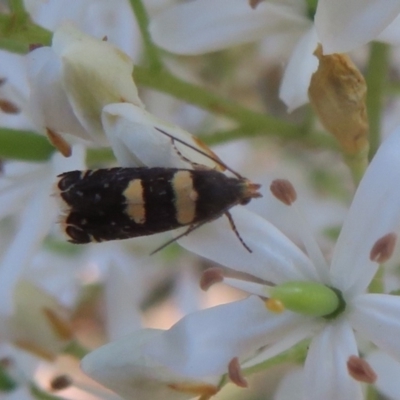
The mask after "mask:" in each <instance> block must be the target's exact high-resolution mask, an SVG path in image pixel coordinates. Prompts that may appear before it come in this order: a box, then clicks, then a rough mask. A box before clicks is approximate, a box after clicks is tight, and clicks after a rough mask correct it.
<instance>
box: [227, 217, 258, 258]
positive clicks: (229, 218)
mask: <svg viewBox="0 0 400 400" xmlns="http://www.w3.org/2000/svg"><path fill="white" fill-rule="evenodd" d="M225 215H226V217H227V218H228V221H229V224H230V225H231V228H232V230H233V232H235V235H236V236H237V238H238V239H239V240H240V243H242V245H243V247H244V248H245V249H246V250H247V251H248V252H249V253H252V252H253V251H252V250H251V249H250V248H249V246H247V244H246V243H245V242H244V240H243V239H242V237H241V236H240V234H239V232H238V230H237V228H236V225H235V222H234V221H233V218H232V215H231V213H230V212H229V211H225Z"/></svg>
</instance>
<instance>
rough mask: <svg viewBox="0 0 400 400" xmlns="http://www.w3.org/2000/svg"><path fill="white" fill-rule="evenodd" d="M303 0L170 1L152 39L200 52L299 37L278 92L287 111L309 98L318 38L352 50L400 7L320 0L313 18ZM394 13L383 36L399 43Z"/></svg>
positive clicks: (334, 48) (331, 48) (330, 48)
mask: <svg viewBox="0 0 400 400" xmlns="http://www.w3.org/2000/svg"><path fill="white" fill-rule="evenodd" d="M306 11H307V10H306V4H305V2H303V1H296V2H293V1H290V0H286V1H283V2H282V1H280V2H277V1H262V2H260V3H259V4H257V6H256V8H255V9H252V8H251V7H250V5H249V2H248V1H246V0H198V1H192V2H188V3H184V4H179V5H175V6H173V7H171V8H170V9H168V10H166V11H165V12H162V13H160V14H159V15H158V16H156V17H155V18H154V19H153V20H152V23H151V25H150V31H151V34H152V37H153V40H154V42H155V43H156V44H158V45H159V46H161V47H163V48H165V49H167V50H169V51H171V52H174V53H178V54H201V53H205V52H209V51H215V50H220V49H223V48H227V47H230V46H234V45H238V44H242V43H247V42H251V41H254V40H257V39H261V38H263V37H272V38H274V37H287V36H291V37H292V38H296V39H297V40H298V43H297V45H296V47H295V49H294V51H293V54H292V56H291V58H290V60H289V63H288V65H287V67H286V71H285V75H284V78H283V81H282V85H281V91H280V97H281V99H282V100H283V101H284V102H285V103H286V105H287V106H288V108H289V111H291V110H293V109H295V108H297V107H299V106H301V105H302V104H305V103H307V102H308V97H307V89H308V86H309V83H310V78H311V75H312V73H313V72H315V70H316V68H317V65H318V62H317V59H316V58H315V57H314V55H313V53H314V51H315V49H316V47H317V43H318V42H320V43H321V44H322V47H323V50H324V53H325V54H329V53H340V52H347V51H350V50H353V49H355V48H357V47H359V46H361V45H364V44H366V43H367V42H369V41H371V40H374V39H377V38H378V39H379V37H378V35H379V34H381V33H382V32H383V31H384V29H385V28H386V27H388V26H389V25H390V24H391V22H392V21H394V20H395V18H396V16H397V15H398V14H399V12H400V2H399V1H398V0H392V1H388V2H386V3H385V7H382V3H381V2H380V1H379V0H368V1H365V0H352V1H346V0H340V1H330V0H322V1H321V0H320V1H318V6H317V10H316V13H315V19H314V24H313V23H312V22H311V21H310V20H309V19H308V18H307V17H306ZM399 25H400V19H398V20H397V19H396V20H395V21H394V22H393V24H392V25H390V26H389V27H388V29H387V30H386V31H385V32H383V33H382V34H381V37H380V38H381V39H382V40H386V41H388V42H392V43H398V41H399V36H398V35H397V30H398V29H397V27H398V26H399Z"/></svg>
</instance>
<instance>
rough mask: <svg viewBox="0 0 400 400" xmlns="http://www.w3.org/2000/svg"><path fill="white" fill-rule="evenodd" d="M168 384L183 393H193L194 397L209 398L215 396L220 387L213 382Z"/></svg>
mask: <svg viewBox="0 0 400 400" xmlns="http://www.w3.org/2000/svg"><path fill="white" fill-rule="evenodd" d="M167 386H168V387H169V388H170V389H172V390H176V391H177V392H181V393H188V394H192V395H193V397H195V396H201V398H203V396H204V398H205V399H208V398H210V397H211V396H214V395H215V394H217V393H218V391H219V388H218V387H217V386H214V385H211V384H206V383H204V384H201V383H186V382H178V383H169V384H167Z"/></svg>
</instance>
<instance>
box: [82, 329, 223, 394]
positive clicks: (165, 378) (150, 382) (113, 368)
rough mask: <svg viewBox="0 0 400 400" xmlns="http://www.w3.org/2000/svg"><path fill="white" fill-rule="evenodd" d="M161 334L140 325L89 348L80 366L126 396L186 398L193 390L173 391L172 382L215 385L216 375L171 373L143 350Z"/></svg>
mask: <svg viewBox="0 0 400 400" xmlns="http://www.w3.org/2000/svg"><path fill="white" fill-rule="evenodd" d="M162 334H163V331H161V330H156V329H142V330H140V331H137V332H135V333H134V334H131V335H129V336H126V337H125V338H123V339H120V340H118V341H116V342H113V343H109V344H107V345H105V346H103V347H100V348H99V349H97V350H95V351H93V352H91V353H90V354H88V355H87V356H86V357H84V359H83V360H82V363H81V367H82V370H83V371H84V372H85V373H86V374H88V375H89V376H90V377H92V378H93V379H95V380H96V381H98V382H100V383H101V384H102V385H104V386H106V387H108V388H109V389H111V390H113V391H114V392H115V393H118V394H119V395H120V396H122V397H123V398H124V399H126V400H137V399H152V400H153V399H154V400H186V399H190V398H193V396H194V394H193V393H188V392H186V393H184V392H181V391H177V390H175V389H174V388H173V385H174V384H175V385H179V384H183V385H184V384H187V385H190V384H192V385H193V386H196V385H197V386H198V387H200V386H201V385H207V384H208V385H213V384H214V385H215V384H216V383H217V382H218V380H219V377H216V378H214V379H210V380H207V381H200V380H189V379H185V378H183V377H181V376H179V375H176V374H173V373H172V372H171V371H170V370H168V368H165V367H164V366H162V365H160V364H158V363H157V362H155V361H154V360H152V359H151V358H150V357H148V356H147V355H146V354H145V353H144V352H143V348H144V347H145V346H146V344H147V343H149V342H150V341H152V340H154V339H156V338H157V337H159V336H160V335H162Z"/></svg>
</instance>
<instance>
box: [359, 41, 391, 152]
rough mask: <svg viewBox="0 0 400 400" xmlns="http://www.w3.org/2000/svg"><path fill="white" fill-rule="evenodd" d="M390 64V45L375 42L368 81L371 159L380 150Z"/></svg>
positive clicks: (370, 56)
mask: <svg viewBox="0 0 400 400" xmlns="http://www.w3.org/2000/svg"><path fill="white" fill-rule="evenodd" d="M388 66H389V46H388V45H386V44H384V43H378V42H373V43H371V45H370V54H369V61H368V69H367V73H366V77H365V78H366V81H367V88H368V92H367V110H368V120H369V131H370V133H369V145H370V150H369V159H370V160H371V159H372V157H373V156H374V154H375V153H376V151H377V150H378V147H379V144H380V141H381V138H380V130H381V114H382V109H383V101H384V94H385V88H386V81H387V70H388Z"/></svg>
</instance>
